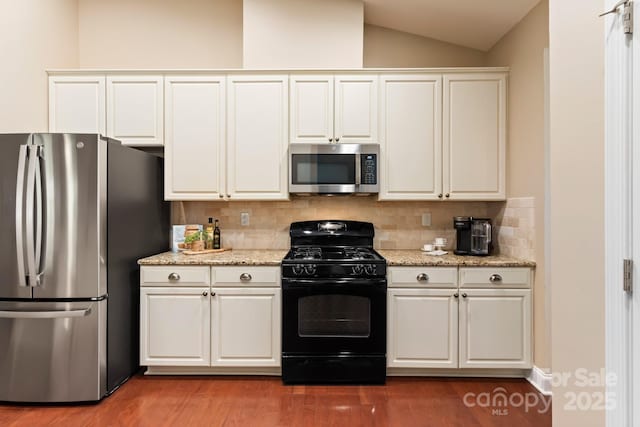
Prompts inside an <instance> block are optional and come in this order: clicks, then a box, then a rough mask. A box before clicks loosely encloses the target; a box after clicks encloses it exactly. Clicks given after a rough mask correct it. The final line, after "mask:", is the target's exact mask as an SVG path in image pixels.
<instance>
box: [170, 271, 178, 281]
mask: <svg viewBox="0 0 640 427" xmlns="http://www.w3.org/2000/svg"><path fill="white" fill-rule="evenodd" d="M169 280H171V281H175V280H180V275H179V274H178V273H171V274H170V275H169Z"/></svg>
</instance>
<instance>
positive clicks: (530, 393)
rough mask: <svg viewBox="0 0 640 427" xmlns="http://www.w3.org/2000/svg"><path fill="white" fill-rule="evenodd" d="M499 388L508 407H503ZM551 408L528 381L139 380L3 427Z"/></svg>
mask: <svg viewBox="0 0 640 427" xmlns="http://www.w3.org/2000/svg"><path fill="white" fill-rule="evenodd" d="M499 388H502V389H503V390H504V392H502V394H504V396H506V402H507V403H508V405H507V406H498V405H499V404H500V403H501V402H502V401H501V400H500V399H499V398H500V396H501V395H502V394H501V389H499ZM468 393H473V394H468ZM465 396H466V397H465ZM496 396H497V398H496ZM465 402H467V403H468V404H474V405H475V406H473V407H470V406H469V405H465ZM527 402H529V404H533V403H534V402H537V405H535V406H530V407H528V408H527V407H525V406H526V403H527ZM492 404H493V405H494V406H492ZM545 405H550V397H544V396H542V395H541V394H539V393H538V392H537V391H536V390H535V389H534V388H533V387H532V386H531V385H530V384H529V383H527V382H526V381H525V380H520V379H504V380H487V379H439V378H438V379H436V378H401V377H391V378H388V380H387V384H386V385H385V386H284V385H282V383H281V381H280V378H276V377H145V376H142V375H138V376H136V377H134V378H132V379H131V380H129V381H128V382H127V383H126V384H124V385H123V386H122V387H121V388H120V389H119V390H117V391H116V392H115V393H114V394H113V395H112V396H110V397H109V398H107V399H105V400H103V401H102V402H101V403H99V404H97V405H76V406H36V407H33V406H15V405H0V426H3V427H7V426H29V427H31V426H45V425H46V426H64V427H74V426H153V427H158V426H251V427H254V426H348V427H358V426H402V427H407V426H411V427H416V426H461V427H472V426H518V427H527V426H536V427H537V426H550V425H551V408H550V407H549V408H547V410H546V411H545V410H544V409H545ZM497 411H503V412H501V413H502V415H499V414H498V412H497ZM504 411H506V412H504Z"/></svg>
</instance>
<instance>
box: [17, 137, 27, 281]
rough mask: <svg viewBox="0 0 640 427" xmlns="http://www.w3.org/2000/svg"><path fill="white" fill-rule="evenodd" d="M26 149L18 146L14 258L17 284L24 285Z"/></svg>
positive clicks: (24, 146) (23, 146)
mask: <svg viewBox="0 0 640 427" xmlns="http://www.w3.org/2000/svg"><path fill="white" fill-rule="evenodd" d="M27 149H28V146H27V145H21V146H20V152H19V154H18V177H17V179H16V258H17V260H18V281H19V285H20V286H25V287H26V286H28V284H27V282H26V280H25V278H26V274H25V268H24V171H25V168H26V164H27Z"/></svg>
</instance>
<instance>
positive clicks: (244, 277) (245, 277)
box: [240, 273, 251, 282]
mask: <svg viewBox="0 0 640 427" xmlns="http://www.w3.org/2000/svg"><path fill="white" fill-rule="evenodd" d="M240 280H242V281H243V282H248V281H249V280H251V275H250V274H249V273H242V274H241V275H240Z"/></svg>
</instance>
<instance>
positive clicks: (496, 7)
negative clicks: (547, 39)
mask: <svg viewBox="0 0 640 427" xmlns="http://www.w3.org/2000/svg"><path fill="white" fill-rule="evenodd" d="M539 1H540V0H364V20H365V22H366V23H368V24H372V25H378V26H380V27H386V28H391V29H393V30H398V31H404V32H407V33H412V34H417V35H420V36H424V37H429V38H433V39H437V40H441V41H445V42H449V43H454V44H457V45H461V46H466V47H470V48H474V49H479V50H483V51H487V50H489V49H490V48H491V47H492V46H493V45H494V44H495V43H496V42H497V41H498V40H500V38H501V37H502V36H503V35H505V34H506V33H507V32H508V31H509V30H510V29H511V28H512V27H513V26H514V25H516V24H517V23H518V22H519V21H520V20H521V19H522V18H524V17H525V15H527V13H529V11H530V10H531V9H533V7H534V6H535V5H536V4H538V2H539Z"/></svg>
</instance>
